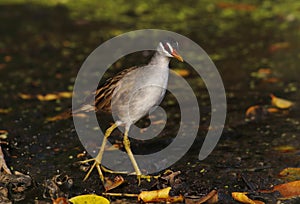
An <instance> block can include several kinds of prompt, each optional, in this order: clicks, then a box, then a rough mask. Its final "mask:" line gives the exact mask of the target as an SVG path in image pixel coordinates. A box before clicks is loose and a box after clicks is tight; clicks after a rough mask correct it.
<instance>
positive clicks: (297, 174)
mask: <svg viewBox="0 0 300 204" xmlns="http://www.w3.org/2000/svg"><path fill="white" fill-rule="evenodd" d="M279 176H280V177H282V178H284V179H286V180H289V181H295V180H299V179H300V168H291V167H289V168H285V169H283V170H282V171H281V172H280V173H279Z"/></svg>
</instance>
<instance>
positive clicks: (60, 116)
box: [46, 109, 73, 122]
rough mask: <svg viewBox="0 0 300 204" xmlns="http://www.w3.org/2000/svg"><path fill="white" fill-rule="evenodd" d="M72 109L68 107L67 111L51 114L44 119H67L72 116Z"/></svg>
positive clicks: (51, 120)
mask: <svg viewBox="0 0 300 204" xmlns="http://www.w3.org/2000/svg"><path fill="white" fill-rule="evenodd" d="M72 115H73V114H72V110H71V109H69V110H67V111H64V112H62V113H60V114H58V115H56V116H53V117H48V118H47V119H46V122H54V121H58V120H65V119H68V118H70V117H72Z"/></svg>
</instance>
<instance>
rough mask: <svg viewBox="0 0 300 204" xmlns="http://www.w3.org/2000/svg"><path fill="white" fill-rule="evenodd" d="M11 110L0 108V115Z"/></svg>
mask: <svg viewBox="0 0 300 204" xmlns="http://www.w3.org/2000/svg"><path fill="white" fill-rule="evenodd" d="M11 110H12V109H11V108H0V113H9V112H10V111H11Z"/></svg>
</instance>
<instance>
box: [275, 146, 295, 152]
mask: <svg viewBox="0 0 300 204" xmlns="http://www.w3.org/2000/svg"><path fill="white" fill-rule="evenodd" d="M274 149H275V150H276V151H279V152H283V153H286V152H295V151H296V148H295V147H293V146H290V145H284V146H279V147H275V148H274Z"/></svg>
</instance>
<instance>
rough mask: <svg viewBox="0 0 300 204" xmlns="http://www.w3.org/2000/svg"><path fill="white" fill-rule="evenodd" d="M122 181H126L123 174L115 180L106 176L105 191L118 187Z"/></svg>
mask: <svg viewBox="0 0 300 204" xmlns="http://www.w3.org/2000/svg"><path fill="white" fill-rule="evenodd" d="M122 183H124V178H123V177H122V176H116V177H115V178H114V180H113V181H112V180H110V179H108V178H106V179H105V184H104V188H105V191H106V192H107V191H109V190H111V189H114V188H117V187H118V186H120V185H121V184H122Z"/></svg>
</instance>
